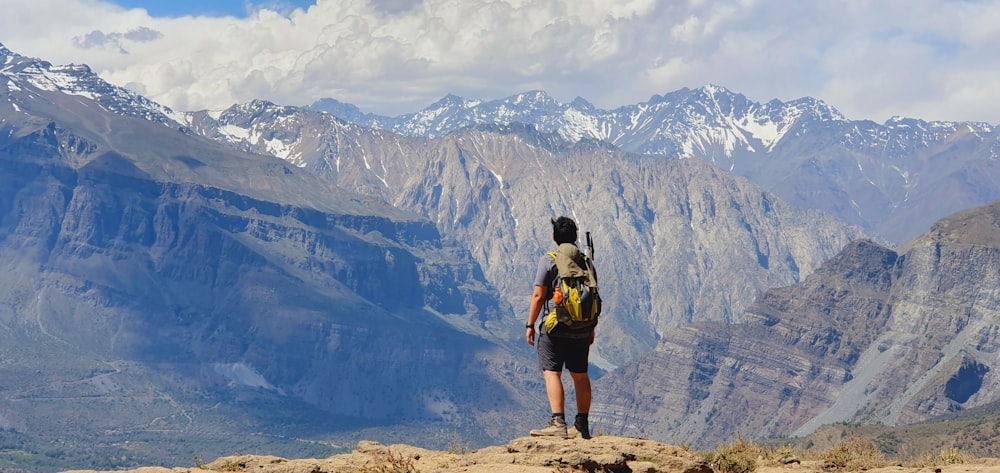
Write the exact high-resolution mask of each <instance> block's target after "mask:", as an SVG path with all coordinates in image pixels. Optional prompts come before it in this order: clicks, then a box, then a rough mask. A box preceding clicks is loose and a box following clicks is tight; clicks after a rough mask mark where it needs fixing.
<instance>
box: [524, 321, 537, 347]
mask: <svg viewBox="0 0 1000 473" xmlns="http://www.w3.org/2000/svg"><path fill="white" fill-rule="evenodd" d="M524 338H525V339H526V340H528V345H531V346H535V327H534V326H532V327H525V329H524Z"/></svg>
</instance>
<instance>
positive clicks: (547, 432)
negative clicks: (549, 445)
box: [530, 417, 569, 438]
mask: <svg viewBox="0 0 1000 473" xmlns="http://www.w3.org/2000/svg"><path fill="white" fill-rule="evenodd" d="M530 433H531V436H532V437H561V438H569V433H568V432H567V431H566V419H562V418H560V417H553V418H552V419H549V423H548V424H546V425H545V427H543V428H541V429H537V430H532V431H531V432H530Z"/></svg>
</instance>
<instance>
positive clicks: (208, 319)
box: [0, 49, 544, 471]
mask: <svg viewBox="0 0 1000 473" xmlns="http://www.w3.org/2000/svg"><path fill="white" fill-rule="evenodd" d="M0 64H2V66H0V77H2V79H0V265H2V267H3V271H2V272H0V380H2V382H0V441H2V444H3V445H4V451H5V452H11V451H13V452H14V453H13V454H11V455H10V456H7V454H6V453H5V454H4V456H3V457H0V469H2V468H6V467H7V466H9V463H6V462H8V461H10V459H11V458H13V459H14V460H13V461H14V462H15V464H21V465H33V467H32V471H52V470H55V469H59V468H61V467H65V466H67V465H73V466H77V467H79V466H88V465H89V466H91V467H98V466H100V467H111V468H115V467H120V466H129V465H135V464H136V462H137V461H143V462H148V461H150V460H151V459H152V460H153V461H157V462H162V461H169V462H171V463H176V462H178V461H189V460H190V458H191V455H192V451H194V454H195V455H219V454H228V453H232V452H233V451H235V450H238V449H256V448H267V449H268V451H275V452H278V451H284V452H286V454H288V455H302V454H319V453H324V452H327V453H328V452H330V451H331V450H333V449H334V447H331V445H330V442H331V441H336V440H337V439H341V438H351V437H353V436H354V435H356V434H357V432H360V431H365V429H373V428H376V429H382V430H381V431H380V432H381V436H384V437H385V438H388V439H392V438H393V436H394V435H396V436H417V437H419V438H423V439H425V441H426V442H427V443H428V444H434V443H437V444H438V445H444V444H447V443H448V442H451V441H453V440H454V438H456V437H459V436H460V438H462V439H465V440H467V441H470V442H476V443H483V442H487V441H495V440H494V439H497V438H508V437H509V436H510V435H511V434H510V432H511V431H515V430H516V431H521V430H524V429H527V428H528V427H529V425H531V424H533V421H534V420H535V419H534V418H532V417H531V416H522V418H519V419H508V418H507V417H508V413H509V412H534V411H538V412H537V414H538V415H539V416H541V415H543V411H544V409H540V408H535V407H534V406H540V405H541V404H542V402H543V396H544V394H543V393H542V391H541V390H540V389H539V379H538V375H537V373H536V372H535V361H534V360H533V359H532V358H531V357H530V356H528V354H527V353H526V350H523V349H520V345H518V347H519V349H512V348H511V347H509V346H506V345H504V344H502V343H501V342H500V341H499V340H501V337H500V336H497V335H489V334H490V332H491V330H494V328H493V326H494V325H496V324H497V321H499V320H501V319H503V318H504V317H507V314H509V313H511V312H512V309H511V307H510V306H509V305H508V304H507V303H506V302H505V301H504V300H502V299H500V298H499V297H498V295H497V291H496V289H495V288H494V287H493V286H492V284H491V283H490V282H489V281H487V280H486V279H485V278H484V277H483V270H482V268H481V267H480V266H479V265H478V264H477V263H476V261H475V260H474V259H473V258H472V255H471V254H470V253H469V251H467V250H466V249H464V248H463V247H461V246H457V245H455V244H454V242H452V241H450V240H449V239H448V238H444V237H443V236H442V234H441V233H440V232H439V231H438V229H437V228H436V226H435V225H434V223H433V222H431V221H429V220H427V219H426V218H423V217H421V216H419V215H417V214H415V213H412V212H408V211H404V210H400V209H398V208H396V207H393V206H391V205H388V204H386V203H385V202H384V201H382V200H380V199H376V198H371V197H366V196H364V195H361V194H358V193H355V192H351V191H348V190H345V189H342V188H339V187H337V186H336V185H334V184H332V183H331V182H330V181H328V180H326V179H323V178H320V177H317V176H316V175H314V174H311V173H309V172H305V171H303V170H301V169H299V168H296V167H295V166H293V165H291V164H289V163H288V162H286V161H283V160H280V159H276V158H274V157H272V156H265V155H260V154H250V153H245V152H241V151H237V150H233V149H232V148H231V147H230V146H224V145H222V144H220V143H218V142H215V141H212V140H208V139H205V138H202V137H198V136H194V135H193V133H192V132H191V131H190V130H189V129H186V128H184V127H182V126H180V125H179V124H178V123H177V122H175V121H174V120H173V119H172V118H170V116H171V114H172V113H173V112H171V111H169V110H168V109H166V108H164V107H159V106H157V105H155V104H153V103H152V102H149V101H147V100H145V99H141V98H136V97H135V96H132V95H130V93H129V92H128V91H125V90H122V89H118V88H115V87H113V86H110V85H107V84H106V83H103V81H101V80H100V79H99V78H97V77H95V76H94V75H93V73H92V72H91V71H90V70H89V69H88V68H86V67H83V66H65V67H63V66H52V65H50V64H48V63H45V62H43V61H38V60H34V59H30V58H25V57H22V56H18V55H16V54H13V53H12V52H10V51H9V50H6V49H2V50H0ZM484 399H489V403H488V404H484V401H483V400H484ZM500 419H503V422H500ZM387 425H388V426H390V427H388V428H387V427H385V426H387ZM264 432H266V433H264ZM321 435H322V436H323V437H322V438H323V439H330V440H325V441H323V442H317V441H316V440H315V439H318V438H320V436H321ZM12 446H16V448H13V450H10V449H11V448H12ZM261 446H263V447H261ZM18 462H19V463H18Z"/></svg>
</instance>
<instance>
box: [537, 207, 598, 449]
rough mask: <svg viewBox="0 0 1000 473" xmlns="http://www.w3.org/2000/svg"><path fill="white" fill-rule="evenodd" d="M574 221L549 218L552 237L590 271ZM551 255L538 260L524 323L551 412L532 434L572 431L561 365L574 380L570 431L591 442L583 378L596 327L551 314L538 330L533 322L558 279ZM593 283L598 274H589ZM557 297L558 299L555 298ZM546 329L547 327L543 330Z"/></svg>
mask: <svg viewBox="0 0 1000 473" xmlns="http://www.w3.org/2000/svg"><path fill="white" fill-rule="evenodd" d="M576 238H577V228H576V222H574V221H573V219H571V218H569V217H559V218H557V219H553V220H552V239H553V240H554V241H555V243H556V245H557V246H558V252H559V253H562V254H564V255H567V256H569V257H571V258H572V259H573V260H574V261H575V262H577V264H579V266H580V267H581V268H587V269H588V270H589V271H590V272H591V273H593V265H592V264H588V263H589V261H588V260H586V258H585V257H584V256H583V254H581V253H580V250H579V248H578V247H577V246H576ZM558 274H559V273H558V269H557V265H556V259H555V256H553V255H550V254H546V255H543V256H542V257H541V259H539V261H538V271H537V273H536V276H535V288H534V292H533V293H532V295H531V304H530V306H529V309H528V323H527V324H525V331H526V332H525V338H526V339H527V341H528V345H532V346H534V345H535V335H536V333H535V332H536V330H537V331H538V332H539V334H538V363H539V365H540V367H541V369H542V377H543V379H544V380H545V391H546V394H547V395H548V399H549V407H551V409H552V418H551V419H550V420H549V423H548V424H547V425H546V426H545V427H544V428H541V429H538V430H532V431H531V435H533V436H555V437H562V438H569V437H570V436H572V435H573V432H571V431H568V430H567V429H566V410H565V402H566V401H565V395H564V393H563V384H562V371H563V366H564V365H565V367H566V369H568V370H569V374H570V376H571V377H572V379H573V386H574V389H575V391H576V407H577V414H576V419H575V421H574V422H573V427H574V428H575V430H576V432H578V433H579V435H580V436H581V437H583V438H585V439H589V438H590V426H589V423H588V419H587V415H588V414H589V412H590V399H591V391H590V376H589V375H588V374H587V365H588V363H589V361H588V356H589V354H590V345H591V344H592V343H594V327H595V326H596V320H595V321H594V322H592V323H574V324H573V325H572V326H569V325H566V324H565V323H555V321H554V320H550V321H549V323H545V320H544V319H547V318H550V317H554V314H552V313H549V314H546V315H545V317H543V323H542V324H539V326H538V328H537V329H536V322H537V321H538V318H539V314H540V313H541V310H542V307H543V306H546V305H547V304H546V302H547V301H548V300H549V299H550V298H551V297H552V294H553V282H554V281H555V279H556V276H557V275H558ZM592 277H593V278H594V279H593V280H594V282H595V283H596V274H592ZM557 299H558V296H557ZM547 327H549V328H547Z"/></svg>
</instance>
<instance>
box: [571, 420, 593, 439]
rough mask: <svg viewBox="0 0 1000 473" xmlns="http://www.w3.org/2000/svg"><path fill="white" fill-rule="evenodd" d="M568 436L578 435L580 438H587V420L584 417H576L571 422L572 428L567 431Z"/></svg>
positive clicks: (588, 429)
mask: <svg viewBox="0 0 1000 473" xmlns="http://www.w3.org/2000/svg"><path fill="white" fill-rule="evenodd" d="M569 436H570V437H576V436H580V437H581V438H584V439H589V438H590V425H589V422H587V421H586V420H584V419H580V418H577V419H576V421H575V422H573V430H570V431H569Z"/></svg>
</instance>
